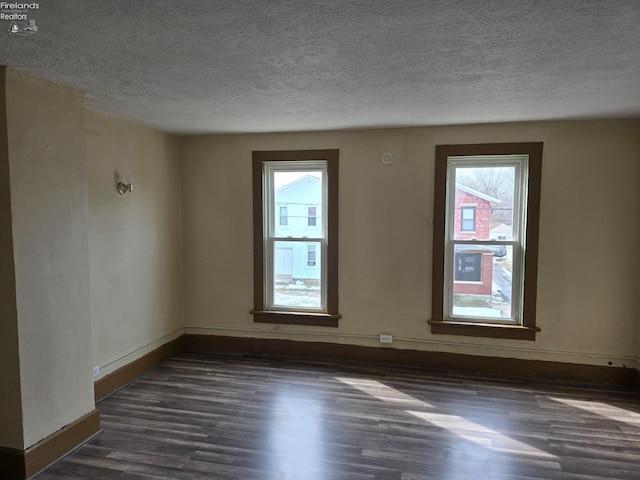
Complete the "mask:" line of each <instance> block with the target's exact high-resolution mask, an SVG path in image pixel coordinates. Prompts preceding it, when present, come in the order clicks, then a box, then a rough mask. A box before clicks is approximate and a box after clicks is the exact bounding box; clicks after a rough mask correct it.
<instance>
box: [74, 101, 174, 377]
mask: <svg viewBox="0 0 640 480" xmlns="http://www.w3.org/2000/svg"><path fill="white" fill-rule="evenodd" d="M85 125H86V158H87V170H88V183H89V247H90V248H89V250H90V262H91V285H92V289H91V319H92V325H93V365H99V366H100V367H101V372H100V376H104V375H105V374H107V373H109V372H111V371H113V370H115V369H117V368H119V367H121V366H122V365H125V364H127V363H129V362H131V361H132V360H134V359H135V358H137V357H140V356H142V355H143V354H145V353H147V352H148V351H150V350H152V349H154V348H156V347H158V346H159V345H161V344H163V343H166V342H167V341H169V340H172V339H173V338H175V337H177V336H179V335H181V334H182V324H183V295H182V236H181V208H180V192H181V188H180V163H179V158H178V156H179V150H178V148H179V142H178V139H177V138H176V137H173V136H171V135H167V134H163V133H159V132H157V131H155V130H152V129H150V128H146V127H143V126H140V125H137V124H134V123H131V122H128V121H125V120H119V119H115V118H113V117H108V116H105V115H102V114H98V113H95V112H91V111H87V112H86V114H85ZM129 175H133V177H134V191H133V192H132V193H130V194H127V195H125V196H120V195H119V194H118V193H117V192H116V183H117V180H118V179H119V178H126V177H128V176H129Z"/></svg>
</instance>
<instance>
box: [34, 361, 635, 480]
mask: <svg viewBox="0 0 640 480" xmlns="http://www.w3.org/2000/svg"><path fill="white" fill-rule="evenodd" d="M98 407H99V409H100V410H101V412H102V425H103V428H104V432H103V433H102V434H101V435H100V436H98V437H97V438H95V439H94V440H93V441H91V442H90V443H88V444H87V445H85V446H84V447H82V448H81V449H79V450H78V451H76V452H75V453H73V454H72V455H70V456H68V457H67V458H65V459H64V460H62V461H61V462H59V463H57V464H56V465H54V466H52V467H51V468H49V469H48V470H47V471H45V472H44V473H42V474H41V475H39V476H38V477H37V480H73V479H83V480H85V479H91V480H103V479H109V480H111V479H131V480H138V479H140V480H141V479H147V480H151V479H155V480H158V479H171V480H176V479H184V480H194V479H221V480H225V479H260V480H294V479H295V480H312V479H313V480H365V479H376V480H383V479H384V480H417V479H474V480H475V479H479V480H482V479H545V480H550V479H562V480H564V479H605V478H606V479H616V480H620V479H634V480H638V479H640V401H639V398H638V396H637V395H635V394H632V393H627V392H620V391H605V390H600V389H595V388H594V389H589V388H573V387H572V388H570V387H560V386H544V385H542V386H541V385H532V384H527V383H518V382H513V381H506V380H505V381H502V380H499V379H498V380H496V379H482V378H477V377H475V378H474V377H470V376H462V375H454V374H445V373H434V372H425V371H421V370H415V369H410V368H393V367H381V366H368V365H360V364H348V365H341V364H339V363H332V362H320V361H318V362H314V361H306V360H298V361H293V360H279V359H270V358H251V357H239V356H198V355H187V354H182V355H179V356H177V357H174V358H173V359H171V360H170V361H168V362H166V363H165V364H164V365H162V366H160V367H159V368H157V369H156V370H154V371H153V372H151V373H149V374H147V375H146V376H144V377H143V378H141V379H139V380H137V381H136V382H135V383H133V384H131V385H130V386H128V387H126V388H125V389H123V390H121V391H119V392H118V393H116V394H114V395H112V396H111V397H109V398H107V399H105V400H103V401H102V402H100V404H99V405H98Z"/></svg>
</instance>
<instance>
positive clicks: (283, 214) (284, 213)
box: [278, 207, 289, 227]
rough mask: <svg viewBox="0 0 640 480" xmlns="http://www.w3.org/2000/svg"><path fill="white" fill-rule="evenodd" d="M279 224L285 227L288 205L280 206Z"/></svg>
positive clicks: (287, 220) (287, 218)
mask: <svg viewBox="0 0 640 480" xmlns="http://www.w3.org/2000/svg"><path fill="white" fill-rule="evenodd" d="M278 224H279V225H281V226H283V227H286V226H287V225H288V224H289V213H288V207H280V221H279V222H278Z"/></svg>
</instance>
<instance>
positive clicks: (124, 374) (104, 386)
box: [93, 335, 184, 402]
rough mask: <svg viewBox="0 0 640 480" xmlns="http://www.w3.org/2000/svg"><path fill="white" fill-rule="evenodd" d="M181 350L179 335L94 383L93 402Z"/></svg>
mask: <svg viewBox="0 0 640 480" xmlns="http://www.w3.org/2000/svg"><path fill="white" fill-rule="evenodd" d="M183 348H184V335H180V336H179V337H178V338H176V339H174V340H171V341H170V342H167V343H165V344H164V345H161V346H159V347H158V348H156V349H155V350H153V351H151V352H149V353H147V354H146V355H143V356H142V357H140V358H138V359H137V360H134V361H132V362H131V363H128V364H127V365H125V366H124V367H122V368H119V369H118V370H116V371H115V372H112V373H110V374H109V375H106V376H105V377H104V378H101V379H100V380H98V381H96V382H95V383H94V386H93V391H94V396H95V401H96V402H99V401H100V400H102V399H103V398H105V397H107V396H109V395H111V394H112V393H113V392H115V391H117V390H119V389H121V388H122V387H124V386H125V385H127V384H128V383H131V382H132V381H133V380H135V379H136V378H138V377H139V376H140V375H143V374H145V373H146V372H148V371H149V370H151V369H153V368H154V367H155V366H156V365H158V364H159V363H160V362H162V361H164V360H166V359H167V358H170V357H172V356H174V355H175V354H177V353H180V352H181V351H182V350H183Z"/></svg>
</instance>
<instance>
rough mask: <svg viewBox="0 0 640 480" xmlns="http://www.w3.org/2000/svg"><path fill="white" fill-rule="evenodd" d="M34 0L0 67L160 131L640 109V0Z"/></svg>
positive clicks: (2, 42) (0, 39) (0, 52)
mask: <svg viewBox="0 0 640 480" xmlns="http://www.w3.org/2000/svg"><path fill="white" fill-rule="evenodd" d="M11 1H26V0H11ZM39 5H40V8H39V9H38V10H36V11H34V12H32V13H31V14H30V16H31V18H34V19H35V20H36V23H37V26H38V32H37V33H35V34H33V35H30V36H18V35H10V34H8V33H5V32H7V31H8V29H9V25H10V22H9V21H6V20H2V21H0V29H1V30H0V64H5V65H8V66H12V67H16V68H18V69H20V70H23V71H26V72H30V73H33V74H35V75H38V76H41V77H44V78H47V79H50V80H54V81H57V82H60V83H63V84H66V85H71V86H74V87H76V88H79V89H81V90H83V91H85V92H86V94H87V105H88V106H89V107H90V108H92V109H94V110H98V111H101V112H104V113H108V114H111V115H115V116H118V117H123V118H129V119H132V120H135V121H138V122H142V123H145V124H149V125H152V126H155V127H157V128H159V129H160V130H164V131H168V132H174V133H220V132H272V131H295V130H324V129H336V128H339V129H343V128H361V127H374V126H409V125H411V126H413V125H446V124H462V123H481V122H503V121H522V120H542V119H566V118H606V117H640V1H639V0H600V1H589V0H549V1H545V0H529V1H526V0H517V1H516V0H465V1H458V0H445V1H434V0H429V1H418V0H342V1H336V0H313V1H309V0H269V1H268V0H262V1H253V0H228V1H207V0H197V1H177V0H173V1H166V0H155V1H131V0H109V1H105V0H95V1H90V0H86V1H80V0H42V1H40V2H39Z"/></svg>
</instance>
